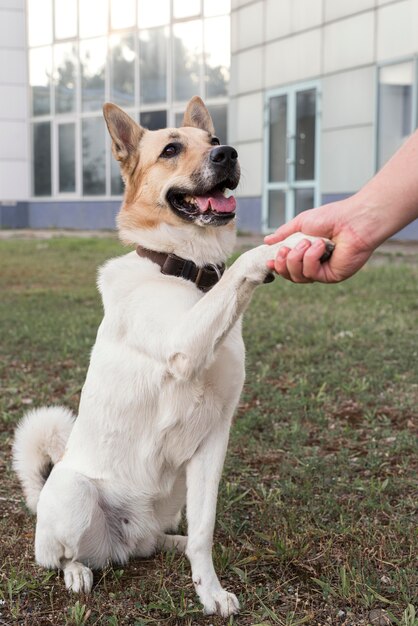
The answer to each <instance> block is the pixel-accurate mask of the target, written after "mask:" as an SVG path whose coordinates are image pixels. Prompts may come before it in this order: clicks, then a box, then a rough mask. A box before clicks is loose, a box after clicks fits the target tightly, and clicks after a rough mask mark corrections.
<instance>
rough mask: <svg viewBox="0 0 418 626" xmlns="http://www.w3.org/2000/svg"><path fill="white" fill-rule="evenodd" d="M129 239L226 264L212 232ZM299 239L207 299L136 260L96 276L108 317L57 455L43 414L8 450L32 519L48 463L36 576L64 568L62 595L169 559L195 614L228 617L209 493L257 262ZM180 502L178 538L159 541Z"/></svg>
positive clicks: (118, 262)
mask: <svg viewBox="0 0 418 626" xmlns="http://www.w3.org/2000/svg"><path fill="white" fill-rule="evenodd" d="M185 233H186V234H185ZM129 237H130V238H131V239H133V240H135V241H136V242H137V243H140V244H142V245H144V246H148V247H152V248H154V249H157V250H163V249H165V250H171V251H173V252H175V253H176V254H178V255H179V256H184V257H186V258H192V259H194V260H195V261H197V262H198V263H218V262H220V261H224V260H225V259H226V257H227V255H228V254H229V252H230V249H231V245H232V243H233V234H231V233H229V229H228V232H226V230H225V229H222V228H218V229H215V228H211V229H208V230H207V231H204V230H203V229H199V228H197V227H194V230H193V227H191V228H185V229H184V230H181V229H178V228H172V227H167V226H161V227H160V228H158V229H155V230H154V231H148V232H145V233H139V232H133V233H132V232H131V233H129ZM302 237H303V236H301V235H298V236H296V237H292V240H291V241H290V240H286V242H283V243H282V244H277V245H276V246H260V247H258V248H255V249H253V250H250V251H249V252H247V253H245V254H243V255H242V256H241V257H239V259H238V260H237V261H236V262H235V263H234V264H233V265H232V267H231V268H230V269H228V270H227V271H226V272H225V274H224V276H223V278H222V279H221V281H220V282H219V283H218V284H217V285H216V286H215V287H214V288H213V289H212V290H211V291H210V292H208V293H207V294H205V295H203V294H202V293H201V292H200V291H199V290H198V289H197V288H196V287H195V286H194V285H193V284H192V283H191V282H188V281H185V280H183V279H181V278H174V277H170V276H163V275H162V274H161V273H160V268H159V266H158V265H156V264H154V263H153V262H151V261H150V260H148V259H144V258H139V257H138V255H137V254H136V253H135V252H131V253H129V254H127V255H125V256H122V257H119V258H116V259H112V260H111V261H109V262H108V263H106V264H105V265H104V266H103V267H102V268H101V270H100V273H99V280H98V284H99V289H100V292H101V295H102V298H103V304H104V318H103V321H102V323H101V325H100V328H99V330H98V333H97V340H96V343H95V345H94V348H93V351H92V355H91V362H90V367H89V370H88V373H87V379H86V382H85V385H84V387H83V391H82V395H81V401H80V408H79V414H78V418H77V420H76V421H75V423H74V426H73V428H72V431H71V435H70V437H69V439H68V442H67V447H66V450H65V453H64V456H63V458H62V459H61V460H58V458H59V456H60V454H61V451H62V448H63V441H64V439H65V433H66V432H67V430H68V429H69V424H68V422H67V421H66V420H67V417H68V415H67V416H65V415H64V414H63V413H62V409H57V411H58V412H59V413H60V415H61V417H62V418H63V434H62V436H59V435H58V434H57V433H58V432H59V431H58V430H57V429H55V431H54V432H55V437H52V436H51V434H50V433H51V427H50V425H48V424H47V423H46V422H47V421H48V420H49V419H50V418H51V416H52V410H51V409H45V410H44V411H43V412H42V411H38V412H31V413H30V414H29V415H28V416H26V418H24V422H23V425H22V426H21V427H19V430H18V432H17V438H16V443H15V467H16V469H17V471H18V473H19V476H20V479H21V480H22V483H23V485H24V488H25V493H26V496H27V498H28V502H30V506H31V508H32V509H34V506H35V500H36V497H37V495H38V493H39V488H40V486H39V481H41V478H40V476H39V468H40V467H41V466H42V463H44V462H45V450H48V454H49V455H50V457H51V458H52V460H53V462H54V463H55V465H54V468H53V470H52V472H51V474H50V476H49V478H48V480H47V482H46V483H45V485H44V487H43V489H42V491H41V492H40V495H39V502H38V505H37V513H38V520H37V529H36V542H35V543H36V545H35V552H36V560H37V562H38V563H40V564H41V565H43V566H45V567H56V568H63V569H64V578H65V584H66V586H67V588H68V589H70V590H72V591H75V592H78V591H85V592H89V591H90V589H91V586H92V576H91V571H90V568H100V567H103V566H104V565H105V564H106V563H107V562H108V561H109V560H112V561H116V562H123V561H126V560H127V559H128V557H129V556H131V555H139V556H147V555H150V554H151V553H152V552H153V551H154V550H155V549H157V548H165V547H177V548H178V549H180V550H185V551H186V554H187V556H188V558H189V560H190V563H191V567H192V577H193V582H194V585H195V589H196V591H197V593H198V595H199V598H200V600H201V602H202V603H203V606H204V610H205V612H206V613H215V612H216V613H219V614H220V615H222V616H224V617H226V616H228V615H230V614H232V613H236V612H237V611H238V609H239V603H238V600H237V598H236V596H235V595H234V594H231V593H228V592H226V591H225V590H224V589H223V588H222V587H221V584H220V582H219V580H218V578H217V575H216V573H215V570H214V567H213V562H212V556H211V551H212V539H213V529H214V524H215V512H216V500H217V492H218V484H219V480H220V477H221V473H222V467H223V463H224V458H225V453H226V448H227V443H228V437H229V430H230V426H231V420H232V416H233V413H234V410H235V407H236V405H237V403H238V399H239V396H240V392H241V389H242V385H243V382H244V345H243V341H242V337H241V315H242V313H243V312H244V310H245V308H246V307H247V305H248V303H249V301H250V298H251V295H252V293H253V291H254V288H255V287H256V286H257V285H258V284H260V283H262V282H263V280H264V278H265V275H266V273H267V268H266V262H267V260H268V259H272V258H273V257H274V256H275V254H276V252H277V249H278V248H279V247H280V246H281V245H287V246H290V247H293V246H294V245H296V243H297V242H298V241H299V240H300V239H301V238H302ZM54 419H55V418H54ZM54 424H55V422H54ZM54 428H55V427H54ZM29 430H30V432H31V433H32V435H31V437H32V441H33V444H31V445H29V444H28V442H27V438H26V437H25V444H24V445H23V443H22V440H23V433H24V432H29ZM47 439H49V441H50V445H46V444H45V445H44V443H43V441H44V440H45V441H46V440H47ZM57 442H59V445H58V444H57ZM31 446H32V447H31ZM37 474H38V478H37V479H36V480H35V479H34V476H36V475H37ZM186 503H187V522H188V538H185V537H179V536H168V535H167V534H166V533H167V532H168V531H174V530H175V529H176V528H177V525H178V522H179V518H180V514H181V511H182V509H183V507H184V505H185V504H186Z"/></svg>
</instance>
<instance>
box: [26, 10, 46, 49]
mask: <svg viewBox="0 0 418 626" xmlns="http://www.w3.org/2000/svg"><path fill="white" fill-rule="evenodd" d="M27 7H28V41H29V45H30V46H43V45H45V44H47V43H52V0H28V4H27Z"/></svg>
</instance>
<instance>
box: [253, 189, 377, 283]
mask: <svg viewBox="0 0 418 626" xmlns="http://www.w3.org/2000/svg"><path fill="white" fill-rule="evenodd" d="M353 204H354V200H353V199H352V198H348V199H347V200H342V201H339V202H334V203H331V204H326V205H323V206H321V207H318V208H316V209H311V210H309V211H304V212H303V213H300V214H299V215H297V216H296V217H295V218H294V219H293V220H292V221H291V222H289V223H288V224H285V225H283V226H281V227H280V228H279V229H278V230H277V231H276V232H275V233H273V234H272V235H268V236H267V237H265V242H266V243H267V244H273V243H277V242H278V241H282V240H283V239H286V237H288V236H289V235H291V234H292V233H294V232H297V231H301V232H303V233H305V234H306V235H316V236H319V237H326V238H328V239H331V240H332V241H333V243H334V244H335V249H334V252H333V254H332V256H331V257H330V259H329V260H327V261H325V262H324V263H321V257H322V255H323V254H324V253H325V243H324V242H323V241H322V240H317V241H315V242H314V243H311V242H310V241H308V240H307V239H306V240H303V241H301V242H299V244H298V245H297V246H296V247H295V248H294V249H293V250H290V249H289V248H287V247H283V248H281V249H280V250H279V251H278V253H277V256H276V259H275V260H274V261H271V262H269V263H268V267H269V268H270V269H274V270H275V271H276V272H277V273H278V274H280V276H283V277H284V278H286V279H288V280H291V281H293V282H295V283H310V282H313V281H318V282H323V283H336V282H340V281H342V280H345V279H346V278H349V277H350V276H352V275H353V274H355V272H357V271H358V270H359V269H360V268H361V267H362V266H363V265H364V263H365V262H366V261H367V259H368V258H369V257H370V255H371V254H372V252H373V250H374V247H375V246H374V245H373V244H371V243H369V238H368V232H367V228H366V226H363V224H365V223H366V221H365V220H363V211H362V210H361V209H357V210H354V206H353Z"/></svg>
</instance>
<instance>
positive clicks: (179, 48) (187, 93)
mask: <svg viewBox="0 0 418 626" xmlns="http://www.w3.org/2000/svg"><path fill="white" fill-rule="evenodd" d="M173 35H174V41H173V47H174V99H175V100H177V101H182V100H189V98H191V97H192V96H194V95H195V94H196V93H200V68H201V63H202V22H201V21H200V20H196V21H193V22H185V23H182V24H175V25H174V28H173Z"/></svg>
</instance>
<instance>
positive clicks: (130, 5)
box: [110, 0, 136, 29]
mask: <svg viewBox="0 0 418 626" xmlns="http://www.w3.org/2000/svg"><path fill="white" fill-rule="evenodd" d="M135 5H136V0H111V4H110V23H111V26H112V28H114V29H118V28H129V27H130V26H135V22H136V7H135Z"/></svg>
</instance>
